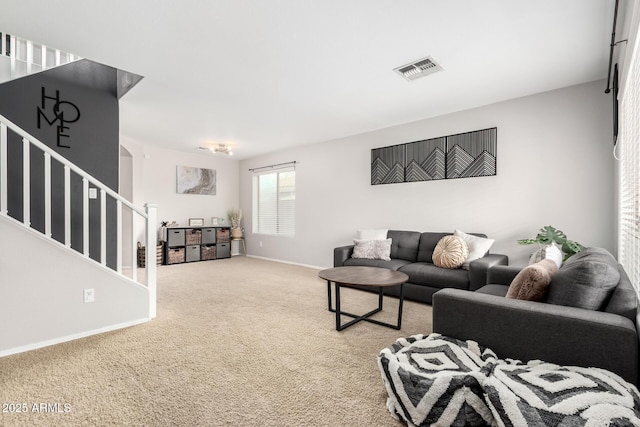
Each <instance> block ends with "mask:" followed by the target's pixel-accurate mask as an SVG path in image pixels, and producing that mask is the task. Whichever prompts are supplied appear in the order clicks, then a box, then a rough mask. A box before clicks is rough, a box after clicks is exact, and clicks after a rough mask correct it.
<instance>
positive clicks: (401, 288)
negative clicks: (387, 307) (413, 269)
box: [398, 283, 404, 330]
mask: <svg viewBox="0 0 640 427" xmlns="http://www.w3.org/2000/svg"><path fill="white" fill-rule="evenodd" d="M399 298H400V302H399V303H398V330H400V328H401V327H402V303H403V302H404V283H401V284H400V297H399Z"/></svg>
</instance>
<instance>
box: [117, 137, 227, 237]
mask: <svg viewBox="0 0 640 427" xmlns="http://www.w3.org/2000/svg"><path fill="white" fill-rule="evenodd" d="M121 144H122V146H123V147H125V148H126V149H127V150H128V151H129V152H130V153H131V154H132V156H133V181H134V184H133V203H134V204H136V205H137V206H141V207H142V206H144V204H145V203H154V204H157V205H158V226H159V225H160V222H161V221H177V222H178V223H179V224H180V225H188V223H189V218H204V220H205V225H210V224H211V217H214V216H215V217H224V218H225V221H226V218H227V211H228V210H229V209H232V208H235V209H237V208H238V206H239V200H238V163H239V162H238V161H237V160H235V159H233V157H222V155H212V154H207V153H203V154H200V153H185V152H182V151H175V150H168V149H164V148H160V147H154V146H150V145H143V144H139V143H137V142H135V141H132V140H130V139H127V138H121ZM176 166H190V167H199V168H207V169H215V171H216V179H217V186H216V195H215V196H209V195H199V194H178V193H176Z"/></svg>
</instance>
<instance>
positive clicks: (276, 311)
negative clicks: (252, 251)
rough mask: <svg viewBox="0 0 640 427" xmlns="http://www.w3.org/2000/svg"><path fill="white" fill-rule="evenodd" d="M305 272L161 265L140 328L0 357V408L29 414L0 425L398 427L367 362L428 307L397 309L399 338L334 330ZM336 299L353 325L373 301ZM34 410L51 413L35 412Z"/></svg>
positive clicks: (322, 294)
mask: <svg viewBox="0 0 640 427" xmlns="http://www.w3.org/2000/svg"><path fill="white" fill-rule="evenodd" d="M317 274H318V270H315V269H311V268H305V267H300V266H292V265H287V264H281V263H275V262H270V261H264V260H259V259H253V258H247V257H234V258H231V259H226V260H217V261H209V262H199V263H191V264H183V265H175V266H162V267H160V268H159V269H158V317H157V318H156V319H155V320H153V321H152V322H150V323H146V324H144V325H141V326H136V327H132V328H128V329H125V330H120V331H115V332H111V333H106V334H102V335H98V336H94V337H90V338H86V339H82V340H77V341H74V342H70V343H65V344H60V345H56V346H52V347H48V348H44V349H40V350H35V351H31V352H28V353H24V354H20V355H14V356H9V357H5V358H2V359H0V402H2V403H3V406H5V408H3V409H6V405H5V404H10V403H20V404H22V403H25V404H26V406H27V409H28V411H27V412H26V413H5V412H2V413H0V425H2V426H22V425H24V426H39V425H42V426H45V425H46V426H53V425H56V426H66V425H70V426H73V425H86V426H93V425H96V426H103V425H137V426H165V425H174V426H219V425H233V426H235V425H246V426H293V425H300V426H400V425H402V424H401V423H399V422H397V421H395V420H394V419H393V418H392V417H391V416H390V414H389V413H388V412H387V410H386V408H385V401H386V392H385V389H384V386H383V385H382V380H381V378H380V373H379V371H378V367H377V365H376V356H377V355H378V353H379V351H380V350H381V349H382V348H384V347H387V346H389V345H391V344H392V343H393V342H394V341H395V339H396V338H398V337H400V336H410V335H413V334H417V333H429V332H430V331H431V307H430V306H428V305H424V304H418V303H414V302H410V301H407V302H405V307H404V316H403V327H402V330H400V331H396V330H393V329H389V328H384V327H381V326H378V325H374V324H371V323H365V322H360V323H359V324H357V325H354V326H352V327H350V328H348V329H346V330H344V331H342V332H337V331H336V330H335V315H334V314H333V313H330V312H329V311H327V287H326V282H325V281H323V280H321V279H319V278H318V277H317ZM342 301H343V309H344V310H346V311H350V310H351V311H352V312H359V313H363V312H365V311H368V310H369V309H371V308H373V307H375V305H376V304H377V296H376V295H375V294H371V293H367V292H361V291H355V290H348V289H347V290H344V291H343V293H342ZM396 310H397V299H393V298H390V299H385V310H384V312H382V313H379V314H378V315H377V316H378V317H377V318H379V319H382V320H385V321H392V322H393V321H394V319H395V317H394V316H395V314H396V313H397V311H396ZM348 319H349V318H345V320H348ZM5 327H6V325H5ZM13 327H19V325H14V326H13ZM41 403H44V404H49V409H55V406H54V405H55V404H56V403H57V404H58V410H60V411H63V412H60V413H35V412H34V411H33V409H34V408H33V405H34V404H36V405H37V406H38V407H39V405H40V404H41ZM64 404H67V406H65V405H64ZM65 410H68V412H64V411H65Z"/></svg>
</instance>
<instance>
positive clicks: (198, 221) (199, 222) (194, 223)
mask: <svg viewBox="0 0 640 427" xmlns="http://www.w3.org/2000/svg"><path fill="white" fill-rule="evenodd" d="M203 225H204V218H189V227H202V226H203Z"/></svg>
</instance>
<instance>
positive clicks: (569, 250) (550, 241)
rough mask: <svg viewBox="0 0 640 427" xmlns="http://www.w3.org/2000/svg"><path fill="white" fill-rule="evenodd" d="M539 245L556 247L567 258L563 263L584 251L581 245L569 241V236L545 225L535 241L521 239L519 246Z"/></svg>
mask: <svg viewBox="0 0 640 427" xmlns="http://www.w3.org/2000/svg"><path fill="white" fill-rule="evenodd" d="M534 243H537V244H538V245H554V244H555V245H556V246H557V247H558V248H559V249H560V250H562V252H564V254H565V256H564V259H563V262H564V261H566V260H567V259H568V258H569V257H570V256H571V255H574V254H576V253H578V252H580V251H582V250H583V249H584V246H582V245H581V244H580V243H578V242H575V241H573V240H569V239H567V235H566V234H564V232H562V230H558V229H556V228H555V227H552V226H550V225H545V226H544V227H542V228H541V229H540V232H539V233H538V235H537V236H536V237H535V239H520V240H518V244H520V245H531V244H534Z"/></svg>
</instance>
